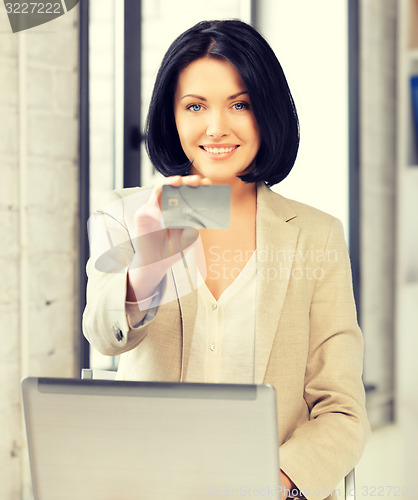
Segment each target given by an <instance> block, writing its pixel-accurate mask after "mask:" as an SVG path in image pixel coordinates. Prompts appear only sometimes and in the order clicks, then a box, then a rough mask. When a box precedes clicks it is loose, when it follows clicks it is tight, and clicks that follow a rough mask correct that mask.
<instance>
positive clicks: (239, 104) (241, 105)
mask: <svg viewBox="0 0 418 500" xmlns="http://www.w3.org/2000/svg"><path fill="white" fill-rule="evenodd" d="M233 108H234V109H236V110H237V111H242V110H243V109H248V108H249V106H248V104H247V103H246V102H236V103H235V104H234V105H233Z"/></svg>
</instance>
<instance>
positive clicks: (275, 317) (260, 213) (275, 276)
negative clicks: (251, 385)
mask: <svg viewBox="0 0 418 500" xmlns="http://www.w3.org/2000/svg"><path fill="white" fill-rule="evenodd" d="M295 217H296V214H295V213H294V211H293V210H292V208H291V207H290V206H289V204H288V203H287V202H286V200H285V198H283V197H282V196H280V195H278V194H276V193H274V192H272V191H271V190H270V189H269V188H267V186H266V185H265V184H259V186H258V190H257V218H256V235H257V236H256V238H257V299H256V307H257V316H256V337H255V373H254V382H255V383H256V384H261V383H263V380H264V375H265V372H266V369H267V364H268V361H269V357H270V352H271V349H272V346H273V342H274V339H275V337H276V333H277V327H278V324H279V321H280V316H281V313H282V309H283V305H284V301H285V297H286V292H287V288H288V286H289V280H290V276H291V273H292V264H293V260H294V256H295V251H296V245H297V240H298V235H299V229H298V228H297V227H296V226H293V225H291V224H288V221H289V220H291V219H293V218H295Z"/></svg>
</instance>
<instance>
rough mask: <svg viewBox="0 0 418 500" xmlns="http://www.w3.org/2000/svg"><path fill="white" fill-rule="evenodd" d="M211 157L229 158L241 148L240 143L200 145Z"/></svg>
mask: <svg viewBox="0 0 418 500" xmlns="http://www.w3.org/2000/svg"><path fill="white" fill-rule="evenodd" d="M199 147H200V149H202V150H203V151H204V152H205V153H206V154H207V155H208V156H209V157H210V158H215V159H219V160H221V159H222V160H223V159H225V158H229V157H230V156H232V155H233V153H234V152H235V151H236V150H237V149H238V148H239V146H238V145H233V146H231V145H229V144H225V145H222V146H221V145H220V144H219V145H217V146H209V145H207V146H199Z"/></svg>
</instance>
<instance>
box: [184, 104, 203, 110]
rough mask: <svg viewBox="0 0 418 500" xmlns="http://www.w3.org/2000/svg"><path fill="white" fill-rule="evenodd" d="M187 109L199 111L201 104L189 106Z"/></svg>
mask: <svg viewBox="0 0 418 500" xmlns="http://www.w3.org/2000/svg"><path fill="white" fill-rule="evenodd" d="M187 109H190V110H191V111H200V110H201V109H202V105H201V104H191V105H190V106H187Z"/></svg>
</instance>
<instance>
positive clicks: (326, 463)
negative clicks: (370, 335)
mask: <svg viewBox="0 0 418 500" xmlns="http://www.w3.org/2000/svg"><path fill="white" fill-rule="evenodd" d="M324 255H326V256H328V258H327V259H324V262H323V264H322V270H323V272H322V273H321V276H320V279H318V280H317V282H316V285H315V288H314V292H313V297H312V302H311V307H310V316H309V322H310V332H309V353H308V361H307V366H306V372H305V389H304V399H305V401H306V404H307V406H308V409H309V412H310V417H309V421H307V422H306V423H304V424H302V425H301V426H299V427H297V428H296V429H295V430H294V432H293V434H292V435H291V437H290V439H289V440H288V441H287V442H285V443H284V444H283V445H282V446H281V447H280V457H281V463H282V464H283V470H284V472H285V473H286V474H287V475H288V476H289V477H290V478H291V479H292V480H293V482H294V483H295V484H296V485H297V487H298V488H299V489H300V490H301V491H302V493H303V494H304V496H305V497H306V498H307V499H308V500H311V499H316V500H320V499H322V498H325V497H327V496H328V495H330V494H331V490H332V489H333V488H335V487H336V486H337V484H338V482H339V481H340V480H341V479H342V478H343V477H344V476H345V475H346V474H347V473H348V472H349V471H350V470H351V469H352V468H353V467H354V466H355V464H356V463H357V462H358V460H359V459H360V456H361V453H362V451H363V448H364V445H365V441H366V439H367V437H368V434H369V432H370V427H369V423H368V419H367V415H366V410H365V393H364V387H363V383H362V370H363V338H362V333H361V331H360V328H359V326H358V324H357V315H356V308H355V303H354V297H353V290H352V277H351V266H350V260H349V256H348V251H347V246H346V243H345V240H344V234H343V229H342V224H341V223H340V221H338V220H337V219H334V221H333V223H332V224H331V228H330V231H329V235H328V239H327V242H326V245H325V252H324Z"/></svg>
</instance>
